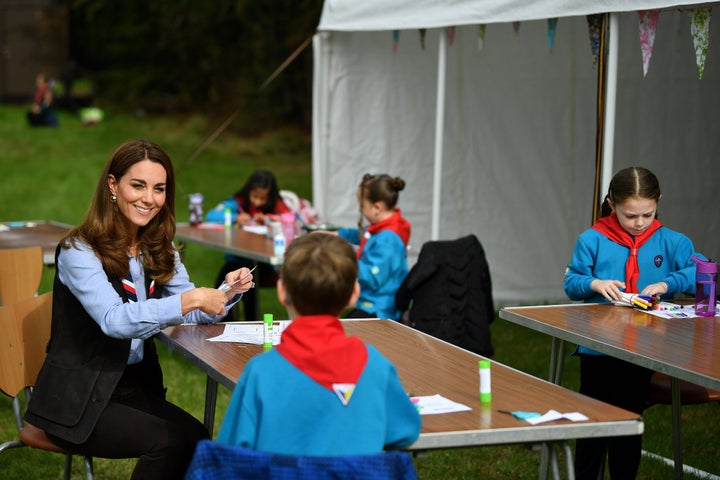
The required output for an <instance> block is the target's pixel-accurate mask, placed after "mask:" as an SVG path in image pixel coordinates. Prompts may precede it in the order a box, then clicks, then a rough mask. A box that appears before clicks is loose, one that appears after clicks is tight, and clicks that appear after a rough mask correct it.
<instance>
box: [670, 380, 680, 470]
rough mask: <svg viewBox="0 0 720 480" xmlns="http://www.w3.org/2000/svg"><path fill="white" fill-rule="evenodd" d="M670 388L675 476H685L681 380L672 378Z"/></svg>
mask: <svg viewBox="0 0 720 480" xmlns="http://www.w3.org/2000/svg"><path fill="white" fill-rule="evenodd" d="M670 388H671V395H672V422H673V449H674V453H675V455H674V461H675V478H677V479H680V478H683V459H682V424H681V419H680V411H681V409H682V404H681V403H680V380H678V379H677V378H675V377H672V378H671V379H670Z"/></svg>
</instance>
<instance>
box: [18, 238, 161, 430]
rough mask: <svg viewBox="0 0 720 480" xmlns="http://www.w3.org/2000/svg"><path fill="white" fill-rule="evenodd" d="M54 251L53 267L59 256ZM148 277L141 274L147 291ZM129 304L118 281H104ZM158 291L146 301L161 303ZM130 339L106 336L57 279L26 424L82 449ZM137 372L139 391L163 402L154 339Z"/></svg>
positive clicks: (157, 288)
mask: <svg viewBox="0 0 720 480" xmlns="http://www.w3.org/2000/svg"><path fill="white" fill-rule="evenodd" d="M60 248H61V247H60V246H58V248H57V250H56V251H55V262H56V264H57V256H58V253H59V252H60ZM150 277H151V272H149V271H148V270H146V271H145V283H146V285H145V291H146V292H147V291H148V287H149V284H150ZM108 281H110V283H112V285H113V287H114V288H115V290H116V291H117V292H118V295H120V297H121V298H122V299H123V302H127V301H128V299H127V295H126V294H125V290H124V289H123V286H122V280H121V279H117V278H108ZM162 292H163V288H162V286H159V285H156V286H155V291H154V292H153V294H152V296H150V297H149V298H160V297H161V296H162ZM129 354H130V339H117V338H111V337H109V336H107V335H105V334H104V333H103V332H102V330H101V329H100V326H99V325H98V324H97V322H95V320H93V319H92V318H91V317H90V315H89V314H88V313H87V312H86V311H85V309H84V308H83V306H82V304H81V303H80V302H79V301H78V299H77V298H76V297H75V296H74V295H73V294H72V292H71V291H70V289H68V288H67V287H66V286H65V285H63V284H62V282H60V279H59V276H58V274H57V273H55V280H54V284H53V308H52V327H51V332H50V341H49V342H48V346H47V357H46V358H45V363H44V364H43V366H42V368H41V370H40V373H39V374H38V378H37V381H36V384H35V389H34V390H33V394H32V397H31V400H30V403H29V404H28V408H27V412H26V413H25V420H27V421H28V422H29V423H31V424H33V425H35V426H36V427H39V428H41V429H43V430H45V431H46V432H48V433H50V434H52V435H55V436H57V437H60V438H63V439H65V440H67V441H69V442H72V443H77V444H80V443H83V442H85V441H86V440H87V438H88V437H89V436H90V433H91V432H92V430H93V429H94V428H95V424H96V422H97V420H98V418H99V416H100V414H101V413H102V412H103V410H104V409H105V407H106V406H107V404H108V401H109V400H110V397H111V395H112V393H113V391H114V390H115V388H116V387H117V385H118V382H119V381H120V378H121V377H122V375H123V372H124V371H125V368H126V367H127V360H128V355H129ZM132 368H133V369H136V370H137V372H140V383H141V384H142V385H143V388H145V389H147V390H150V391H152V392H155V393H156V394H157V395H159V396H161V397H162V398H164V397H165V389H164V387H163V378H162V370H161V369H160V363H159V361H158V357H157V352H156V350H155V342H154V340H153V338H149V339H147V340H145V342H144V353H143V360H142V362H140V363H139V364H137V365H133V366H132Z"/></svg>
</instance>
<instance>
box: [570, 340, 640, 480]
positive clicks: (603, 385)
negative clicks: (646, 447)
mask: <svg viewBox="0 0 720 480" xmlns="http://www.w3.org/2000/svg"><path fill="white" fill-rule="evenodd" d="M652 375H653V371H652V370H648V369H647V368H644V367H640V366H637V365H634V364H632V363H629V362H625V361H623V360H618V359H616V358H613V357H609V356H605V355H587V354H582V355H580V393H582V394H584V395H587V396H589V397H593V398H596V399H598V400H602V401H603V402H605V403H609V404H611V405H615V406H617V407H620V408H624V409H625V410H629V411H631V412H635V413H638V414H642V412H643V410H644V409H645V407H646V406H647V400H648V393H649V388H650V379H651V377H652ZM641 453H642V435H631V436H623V437H607V438H589V439H579V440H578V441H577V443H576V449H575V478H576V479H577V480H583V479H588V480H597V479H599V478H602V475H603V467H604V465H605V456H606V455H607V461H608V470H609V472H610V478H612V479H613V480H618V479H620V480H622V479H634V478H635V477H636V476H637V472H638V468H639V467H640V456H641Z"/></svg>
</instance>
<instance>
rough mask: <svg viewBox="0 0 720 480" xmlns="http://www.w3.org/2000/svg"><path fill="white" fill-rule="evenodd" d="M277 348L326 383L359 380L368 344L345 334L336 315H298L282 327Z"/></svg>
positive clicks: (312, 376)
mask: <svg viewBox="0 0 720 480" xmlns="http://www.w3.org/2000/svg"><path fill="white" fill-rule="evenodd" d="M277 351H278V352H279V353H280V355H282V356H283V357H284V358H285V359H286V360H287V361H288V362H290V363H292V364H293V365H294V366H295V367H297V368H298V369H300V370H301V371H302V372H304V373H305V374H306V375H308V376H309V377H310V378H312V379H313V380H315V381H316V382H318V383H319V384H320V385H322V386H323V387H325V388H327V389H329V390H332V391H336V390H335V388H333V386H334V385H338V384H356V383H357V381H358V379H359V378H360V375H361V374H362V372H363V370H364V369H365V364H366V363H367V357H368V353H367V348H366V347H365V344H364V343H363V342H362V340H360V339H359V338H358V337H354V336H353V337H348V336H346V335H345V330H343V327H342V324H341V323H340V320H339V319H338V318H337V317H335V316H333V315H312V316H303V317H298V318H295V319H294V320H293V321H292V323H291V324H290V326H289V327H287V328H286V329H285V330H283V333H282V342H281V343H280V345H278V346H277Z"/></svg>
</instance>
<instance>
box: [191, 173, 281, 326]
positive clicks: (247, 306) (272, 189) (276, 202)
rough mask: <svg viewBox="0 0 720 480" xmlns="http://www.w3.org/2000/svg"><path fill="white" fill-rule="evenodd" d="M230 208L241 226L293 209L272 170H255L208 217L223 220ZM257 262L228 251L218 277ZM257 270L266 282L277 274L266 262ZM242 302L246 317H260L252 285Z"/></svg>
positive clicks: (232, 316)
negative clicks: (283, 194)
mask: <svg viewBox="0 0 720 480" xmlns="http://www.w3.org/2000/svg"><path fill="white" fill-rule="evenodd" d="M228 208H229V209H230V213H231V220H232V223H233V224H237V225H240V226H242V225H245V224H247V223H250V222H253V223H255V224H258V225H264V224H265V221H266V218H267V216H268V215H271V214H277V215H279V214H282V213H287V212H289V211H290V209H289V208H288V207H287V205H285V202H283V200H282V198H281V197H280V190H279V188H278V185H277V180H276V179H275V175H274V174H273V173H272V172H271V171H269V170H256V171H254V172H253V173H252V174H251V175H250V177H248V179H247V181H246V182H245V184H244V185H243V186H242V187H240V190H238V191H237V192H235V193H234V194H233V195H232V196H230V197H228V198H226V199H225V200H224V201H223V202H222V203H220V204H219V205H218V206H217V207H215V208H214V209H212V210H210V211H209V212H208V214H207V216H206V218H205V220H206V221H207V222H211V223H224V222H225V210H226V209H228ZM254 265H255V262H253V261H252V260H248V259H247V258H241V257H236V256H235V255H230V254H226V255H225V264H224V265H223V266H222V268H221V269H220V272H219V273H218V277H217V280H218V281H219V282H222V280H223V279H224V278H225V275H226V274H227V273H228V272H231V271H233V270H237V269H238V268H241V267H248V268H252V267H253V266H254ZM256 272H257V273H256V276H257V277H259V279H260V282H263V283H264V284H267V279H274V278H275V277H276V276H277V273H276V271H275V269H274V267H273V266H272V265H270V264H267V263H260V264H258V269H257V270H256ZM263 279H264V280H263ZM218 284H219V283H218ZM242 302H243V310H244V313H245V320H259V317H258V307H257V291H256V290H255V289H253V290H251V291H250V292H248V293H246V294H245V295H244V296H243V299H242ZM235 320H237V315H236V313H235V311H234V309H233V310H230V311H229V312H228V315H227V317H225V321H235Z"/></svg>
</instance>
